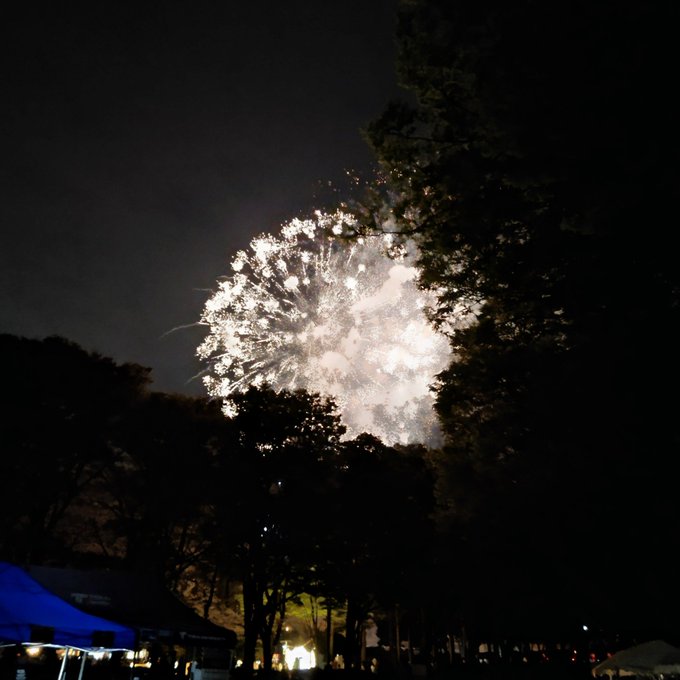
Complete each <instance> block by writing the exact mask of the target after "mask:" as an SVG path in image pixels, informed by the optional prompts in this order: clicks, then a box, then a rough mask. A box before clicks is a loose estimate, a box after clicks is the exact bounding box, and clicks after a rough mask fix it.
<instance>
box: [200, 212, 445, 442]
mask: <svg viewBox="0 0 680 680" xmlns="http://www.w3.org/2000/svg"><path fill="white" fill-rule="evenodd" d="M352 226H353V221H352V218H351V217H350V216H349V215H346V214H344V213H341V212H338V213H335V214H332V215H326V214H322V213H319V212H317V213H316V214H315V216H314V218H313V219H309V220H299V219H295V220H292V221H291V222H289V223H288V224H286V225H285V226H284V227H283V228H282V230H281V233H280V234H279V235H278V236H277V237H274V236H271V235H262V236H259V237H257V238H255V239H253V240H252V241H251V243H250V250H249V251H248V252H245V251H239V252H238V253H237V254H236V256H235V258H234V261H233V262H232V263H231V268H232V270H233V271H234V273H233V274H232V275H231V276H229V277H226V278H225V280H223V281H221V283H220V284H219V286H218V288H217V290H216V291H215V292H214V293H213V295H212V296H211V297H210V299H209V300H208V301H207V302H206V303H205V307H204V309H203V313H202V316H201V321H200V323H201V324H202V325H205V326H207V327H208V328H209V332H208V335H207V337H206V338H205V339H204V341H203V342H202V343H201V345H200V346H199V347H198V349H197V354H198V356H199V357H201V359H203V360H206V361H207V362H208V367H209V370H208V375H207V376H206V377H205V378H204V383H205V385H206V388H207V390H208V393H209V394H210V395H211V396H214V397H220V398H222V400H223V404H224V411H225V413H226V414H227V415H234V411H233V405H232V404H231V403H230V400H229V397H230V395H232V394H234V393H236V392H239V391H243V390H245V389H247V388H248V386H250V385H262V384H264V383H265V382H266V383H269V384H270V385H271V386H272V387H273V388H274V389H277V390H280V389H297V388H304V389H307V390H309V391H310V392H318V393H320V394H322V395H324V396H332V397H333V398H334V399H335V401H336V403H337V405H338V408H339V411H340V414H341V416H342V420H343V423H344V425H345V426H346V427H347V433H346V435H345V437H346V438H347V439H350V438H353V437H356V436H357V435H358V434H360V433H361V432H370V433H371V434H373V435H375V436H376V437H379V438H380V439H381V440H382V441H384V442H385V443H386V444H394V443H397V442H400V443H405V444H406V443H415V442H422V443H425V444H430V445H436V444H437V443H438V441H439V428H438V424H437V420H436V416H435V413H434V410H433V395H432V392H431V390H430V386H431V385H432V383H433V382H434V380H435V376H436V375H437V373H439V372H440V371H442V370H443V369H444V368H446V367H447V366H448V364H449V362H450V359H451V354H450V350H449V344H448V341H447V339H446V338H445V337H444V335H442V334H440V333H438V332H436V331H435V330H434V329H433V328H432V326H431V325H430V324H429V322H428V321H427V318H426V311H427V309H428V308H429V307H431V306H432V305H434V303H435V299H434V296H433V295H432V294H429V293H426V292H424V291H422V290H420V289H419V288H418V285H417V281H418V270H417V269H416V268H415V267H414V266H413V265H412V264H411V263H410V260H411V258H412V256H413V253H412V252H409V248H411V246H395V245H394V243H393V242H392V239H391V238H389V237H380V236H376V237H375V238H365V239H358V240H356V241H354V242H351V243H348V242H345V241H342V240H340V239H339V238H338V235H339V234H342V233H345V232H347V231H350V230H351V227H352Z"/></svg>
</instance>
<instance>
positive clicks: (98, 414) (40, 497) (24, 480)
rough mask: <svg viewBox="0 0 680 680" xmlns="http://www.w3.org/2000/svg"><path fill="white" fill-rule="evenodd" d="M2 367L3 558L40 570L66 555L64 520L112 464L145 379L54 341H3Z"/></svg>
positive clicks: (133, 368) (135, 369) (142, 373)
mask: <svg viewBox="0 0 680 680" xmlns="http://www.w3.org/2000/svg"><path fill="white" fill-rule="evenodd" d="M0 361H1V362H2V375H3V390H2V394H1V395H0V400H1V403H0V441H2V448H3V453H2V481H3V493H2V496H1V497H0V553H2V555H3V556H4V557H5V559H10V560H14V561H17V562H28V561H35V562H39V561H41V560H43V559H46V558H48V557H57V556H59V554H60V553H63V551H64V550H68V549H69V548H70V541H71V539H72V538H73V536H72V535H71V536H69V532H68V531H65V532H61V533H60V530H62V529H67V527H64V525H63V524H64V522H63V520H64V517H65V514H66V513H67V512H68V510H69V508H70V507H71V505H72V504H73V502H74V500H75V499H76V498H78V496H79V495H80V494H81V493H82V492H83V490H84V489H85V488H86V487H87V486H88V485H89V484H91V482H92V481H93V480H94V479H96V478H98V477H99V476H100V475H101V474H102V471H103V470H104V469H105V467H106V466H107V465H109V464H110V461H111V447H110V441H111V438H112V436H113V432H114V431H115V428H116V427H117V424H118V422H119V421H120V419H121V416H122V414H123V413H124V412H125V410H126V409H128V408H129V406H130V404H131V403H133V402H135V401H136V400H137V399H139V398H140V396H141V394H142V393H143V392H144V390H145V389H146V385H147V384H148V382H149V371H148V369H145V368H142V367H140V366H137V365H135V364H122V365H118V364H116V363H115V362H114V361H113V360H111V359H109V358H106V357H102V356H100V355H98V354H96V353H90V352H87V351H85V350H84V349H82V348H81V347H79V346H78V345H76V344H75V343H73V342H70V341H68V340H66V339H64V338H59V337H50V338H46V339H44V340H33V339H27V338H21V337H16V336H12V335H0Z"/></svg>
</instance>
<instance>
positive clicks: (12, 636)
mask: <svg viewBox="0 0 680 680" xmlns="http://www.w3.org/2000/svg"><path fill="white" fill-rule="evenodd" d="M135 641H136V635H135V631H134V630H132V629H131V628H129V627H128V626H124V625H122V624H120V623H114V622H113V621H109V620H107V619H104V618H102V617H99V616H93V615H91V614H86V613H85V612H83V611H81V610H79V609H77V608H76V607H74V606H73V605H71V604H69V603H68V602H65V601H64V600H62V599H61V598H60V597H58V596H57V595H55V594H54V593H52V592H50V591H49V590H48V589H47V588H45V587H44V586H43V585H41V584H40V583H38V582H37V581H36V580H35V579H33V578H32V577H31V576H30V575H29V574H28V573H27V572H26V571H25V570H24V569H22V568H21V567H18V566H15V565H13V564H9V563H7V562H0V643H12V644H21V643H26V642H44V643H54V644H55V645H60V646H70V647H78V648H80V649H88V650H92V649H102V648H107V649H130V650H133V649H135Z"/></svg>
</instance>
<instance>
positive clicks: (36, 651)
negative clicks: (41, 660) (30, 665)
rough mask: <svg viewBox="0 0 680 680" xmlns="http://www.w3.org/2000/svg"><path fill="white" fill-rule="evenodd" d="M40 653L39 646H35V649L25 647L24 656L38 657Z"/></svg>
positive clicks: (40, 648)
mask: <svg viewBox="0 0 680 680" xmlns="http://www.w3.org/2000/svg"><path fill="white" fill-rule="evenodd" d="M41 652H42V647H41V646H40V645H35V647H26V654H28V656H40V654H41Z"/></svg>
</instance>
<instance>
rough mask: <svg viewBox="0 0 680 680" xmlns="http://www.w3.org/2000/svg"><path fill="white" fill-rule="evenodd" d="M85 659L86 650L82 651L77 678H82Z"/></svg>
mask: <svg viewBox="0 0 680 680" xmlns="http://www.w3.org/2000/svg"><path fill="white" fill-rule="evenodd" d="M86 659H87V652H83V660H82V661H81V662H80V670H79V671H78V680H83V671H84V670H85V660H86Z"/></svg>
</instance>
